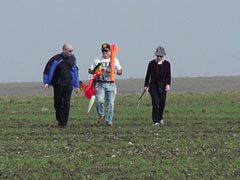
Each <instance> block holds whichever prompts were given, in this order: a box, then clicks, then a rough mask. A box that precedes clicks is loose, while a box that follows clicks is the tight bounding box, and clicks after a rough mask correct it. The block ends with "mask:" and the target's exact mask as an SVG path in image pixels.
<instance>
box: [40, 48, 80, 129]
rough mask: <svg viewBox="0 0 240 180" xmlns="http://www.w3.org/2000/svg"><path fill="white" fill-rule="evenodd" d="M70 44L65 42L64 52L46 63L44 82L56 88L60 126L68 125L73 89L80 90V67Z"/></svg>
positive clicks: (56, 104)
mask: <svg viewBox="0 0 240 180" xmlns="http://www.w3.org/2000/svg"><path fill="white" fill-rule="evenodd" d="M72 52H73V48H72V46H71V45H70V44H64V45H63V48H62V53H60V54H57V55H55V56H53V57H52V58H51V59H50V60H49V61H48V62H47V64H46V66H45V69H44V72H43V82H44V86H45V88H46V89H48V88H49V85H52V86H53V89H54V108H55V110H56V119H57V121H58V126H59V127H66V126H67V123H68V115H69V109H70V99H71V95H72V89H73V87H74V88H75V92H76V93H78V92H79V79H78V67H77V65H76V58H75V56H74V55H73V54H72Z"/></svg>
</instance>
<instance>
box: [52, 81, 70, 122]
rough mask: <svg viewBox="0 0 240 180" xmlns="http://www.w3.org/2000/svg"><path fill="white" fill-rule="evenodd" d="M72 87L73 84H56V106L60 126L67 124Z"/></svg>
mask: <svg viewBox="0 0 240 180" xmlns="http://www.w3.org/2000/svg"><path fill="white" fill-rule="evenodd" d="M72 89H73V87H72V85H68V86H59V85H56V86H54V108H55V110H56V119H57V121H58V125H59V126H66V125H67V122H68V115H69V109H70V99H71V95H72Z"/></svg>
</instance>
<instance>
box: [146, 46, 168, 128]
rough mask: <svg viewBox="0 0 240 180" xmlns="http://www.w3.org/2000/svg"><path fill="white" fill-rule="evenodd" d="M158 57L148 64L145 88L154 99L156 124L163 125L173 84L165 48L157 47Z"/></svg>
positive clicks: (154, 119)
mask: <svg viewBox="0 0 240 180" xmlns="http://www.w3.org/2000/svg"><path fill="white" fill-rule="evenodd" d="M154 54H155V55H156V58H155V59H154V60H151V61H150V62H149V64H148V68H147V74H146V77H145V83H144V90H145V91H147V90H149V93H150V95H151V99H152V106H153V107H152V120H153V124H154V125H155V126H161V125H163V112H164V108H165V104H166V97H167V91H169V90H170V85H171V65H170V62H169V61H167V60H165V59H164V58H163V56H165V55H166V53H165V49H164V48H163V47H161V46H159V47H157V48H156V52H155V53H154Z"/></svg>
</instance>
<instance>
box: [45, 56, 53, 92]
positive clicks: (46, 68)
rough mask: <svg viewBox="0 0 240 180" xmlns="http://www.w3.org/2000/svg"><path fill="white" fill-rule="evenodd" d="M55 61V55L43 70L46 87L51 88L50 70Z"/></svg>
mask: <svg viewBox="0 0 240 180" xmlns="http://www.w3.org/2000/svg"><path fill="white" fill-rule="evenodd" d="M53 61H54V57H52V58H51V59H49V60H48V62H47V64H46V66H45V68H44V71H43V83H44V87H45V89H48V88H49V82H48V78H49V71H50V68H51V65H52V63H53Z"/></svg>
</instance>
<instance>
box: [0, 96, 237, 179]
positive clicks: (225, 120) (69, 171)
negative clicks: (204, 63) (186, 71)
mask: <svg viewBox="0 0 240 180" xmlns="http://www.w3.org/2000/svg"><path fill="white" fill-rule="evenodd" d="M137 99H138V95H137V94H128V95H126V94H125V95H124V94H122V95H120V94H118V95H117V98H116V101H115V116H114V121H113V122H114V126H113V127H107V126H98V125H97V124H96V119H97V114H96V110H95V108H93V109H92V111H91V112H92V113H91V114H87V113H86V111H87V105H88V101H87V100H86V99H85V98H84V97H83V96H80V95H75V96H73V98H72V102H71V112H70V119H69V124H68V127H67V128H65V129H61V128H58V127H56V121H55V115H54V109H53V100H52V97H1V98H0V112H1V118H0V179H11V180H12V179H18V180H20V179H21V180H23V179H36V180H37V179H43V180H48V179H49V180H61V179H83V180H84V179H92V180H102V179H103V180H104V179H124V180H126V179H144V180H145V179H146V180H148V179H149V180H150V179H156V180H159V179H240V112H239V110H240V93H217V94H168V99H167V106H166V111H165V125H164V126H163V127H153V126H152V120H151V101H150V96H149V95H148V96H145V97H144V99H143V101H142V103H141V105H140V107H139V109H138V111H137V108H136V103H137Z"/></svg>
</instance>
